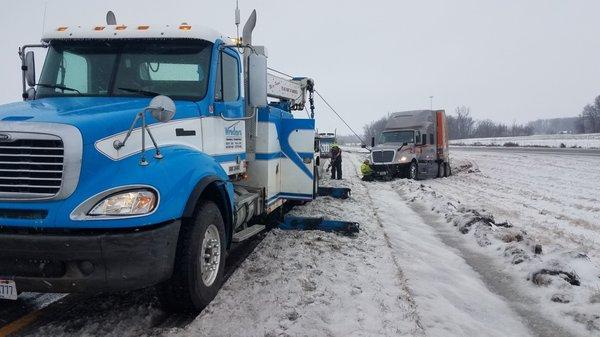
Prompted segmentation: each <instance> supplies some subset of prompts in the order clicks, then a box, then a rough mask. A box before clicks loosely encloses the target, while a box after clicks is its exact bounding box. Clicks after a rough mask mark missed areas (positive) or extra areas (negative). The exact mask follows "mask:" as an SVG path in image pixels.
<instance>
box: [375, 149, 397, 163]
mask: <svg viewBox="0 0 600 337" xmlns="http://www.w3.org/2000/svg"><path fill="white" fill-rule="evenodd" d="M372 154H373V163H389V162H391V161H393V160H394V151H390V150H387V151H373V152H372Z"/></svg>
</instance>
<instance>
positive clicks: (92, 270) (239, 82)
mask: <svg viewBox="0 0 600 337" xmlns="http://www.w3.org/2000/svg"><path fill="white" fill-rule="evenodd" d="M113 20H114V17H113ZM255 24H256V11H254V12H253V13H252V15H251V16H250V17H249V19H248V21H247V22H246V24H245V26H244V30H243V36H242V38H236V39H229V38H226V37H224V36H222V35H221V34H220V33H218V32H215V31H213V30H211V29H208V28H204V27H201V26H197V25H193V24H188V23H181V24H170V25H147V24H127V25H125V24H116V22H111V20H108V21H107V24H106V25H99V26H84V25H81V26H78V25H74V26H60V27H56V28H54V29H52V30H49V31H47V32H46V33H45V35H44V36H43V37H42V41H41V43H40V44H36V45H26V46H23V47H21V48H20V49H19V55H20V57H21V60H22V69H21V70H22V73H23V101H22V102H16V103H11V104H6V105H1V106H0V301H2V300H14V299H16V298H17V296H18V293H20V292H50V293H61V292H62V293H65V292H66V293H71V292H94V293H95V292H110V291H120V290H133V289H140V288H144V287H148V286H157V289H158V292H159V294H160V296H159V297H160V299H161V302H162V303H163V304H164V305H165V307H166V308H168V309H170V310H174V311H199V310H201V309H202V308H203V307H205V306H206V305H207V304H208V303H209V302H210V301H211V300H212V299H213V298H214V297H215V295H216V293H217V291H218V290H219V288H220V286H221V282H222V278H223V271H224V265H225V258H226V256H227V252H228V250H229V249H230V247H231V246H232V244H234V243H236V242H241V241H244V240H246V239H248V238H250V237H252V236H254V235H256V234H258V233H260V232H261V231H262V230H264V229H265V226H264V224H263V223H261V222H262V221H263V219H264V218H265V217H266V216H268V215H269V214H271V213H272V212H274V211H276V210H277V209H279V208H280V207H281V206H282V205H283V204H284V203H286V202H287V201H290V200H301V201H310V200H312V199H313V198H314V197H315V195H316V191H315V186H316V184H315V183H314V180H315V176H316V174H315V172H316V166H315V160H314V138H315V121H314V119H313V118H306V119H300V118H295V117H294V115H293V114H292V112H293V111H294V110H303V109H304V108H305V105H306V104H307V101H309V102H310V108H311V109H314V107H313V106H312V93H313V90H314V82H313V80H312V79H310V78H305V77H298V78H283V77H279V76H276V75H273V74H271V72H269V70H268V67H267V52H266V48H265V47H263V46H256V45H253V44H252V31H253V29H254V26H255ZM34 48H44V49H45V50H46V58H45V62H44V66H43V68H42V70H41V73H40V76H39V78H38V77H37V76H36V68H35V62H34V59H35V58H34V54H33V53H34V52H33V50H31V49H34Z"/></svg>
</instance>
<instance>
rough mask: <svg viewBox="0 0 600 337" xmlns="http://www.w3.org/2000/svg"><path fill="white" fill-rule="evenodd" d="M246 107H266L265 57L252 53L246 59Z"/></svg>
mask: <svg viewBox="0 0 600 337" xmlns="http://www.w3.org/2000/svg"><path fill="white" fill-rule="evenodd" d="M248 105H249V106H250V107H252V108H264V107H266V106H267V57H266V56H265V55H260V54H255V53H252V54H250V56H249V57H248Z"/></svg>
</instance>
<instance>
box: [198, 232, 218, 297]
mask: <svg viewBox="0 0 600 337" xmlns="http://www.w3.org/2000/svg"><path fill="white" fill-rule="evenodd" d="M199 255H200V256H199V258H200V274H201V276H202V283H204V285H205V286H207V287H210V286H211V285H212V284H213V283H215V280H216V279H217V275H218V273H219V266H220V264H221V238H220V237H219V230H218V229H217V227H216V226H215V225H209V226H208V227H207V228H206V232H205V233H204V240H202V247H201V250H200V254H199Z"/></svg>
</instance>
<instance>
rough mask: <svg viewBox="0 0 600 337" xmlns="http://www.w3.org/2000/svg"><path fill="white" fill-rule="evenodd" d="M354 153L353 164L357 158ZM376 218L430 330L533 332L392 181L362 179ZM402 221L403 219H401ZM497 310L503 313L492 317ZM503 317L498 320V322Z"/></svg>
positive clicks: (432, 333)
mask: <svg viewBox="0 0 600 337" xmlns="http://www.w3.org/2000/svg"><path fill="white" fill-rule="evenodd" d="M356 159H357V158H354V160H353V164H354V166H355V172H356V171H357V170H356V165H357V163H358V160H356ZM362 186H363V188H364V189H365V191H366V196H367V197H368V201H369V203H370V204H371V205H372V208H373V212H374V213H375V220H376V222H377V223H378V225H379V227H380V228H381V230H382V231H383V233H384V236H385V240H386V245H387V246H388V248H389V249H390V251H391V252H392V255H393V257H394V263H395V265H396V268H397V269H398V273H399V275H400V277H401V279H402V280H403V282H402V284H403V287H404V289H405V291H406V292H407V293H409V294H411V298H410V301H411V302H412V305H413V306H414V308H415V309H416V310H418V311H417V312H415V315H416V317H418V322H419V327H420V328H421V329H423V333H424V334H427V335H429V336H444V337H447V336H484V335H485V336H506V335H509V336H530V335H532V334H531V332H530V331H529V329H528V328H527V327H526V325H525V324H524V323H523V319H522V317H521V316H519V315H518V314H517V313H516V312H514V310H513V309H511V308H510V306H509V304H508V303H506V302H505V299H504V298H503V297H501V296H498V295H497V294H496V293H494V292H492V291H490V290H489V289H488V287H487V285H486V284H485V282H484V280H482V278H481V277H480V275H479V274H478V273H477V271H475V270H473V269H472V267H471V266H469V265H468V263H467V262H466V261H465V260H464V258H463V257H462V256H461V252H460V251H457V249H456V248H454V247H452V246H451V245H448V244H446V243H445V242H441V240H440V238H439V237H438V235H437V233H436V231H435V230H434V228H432V227H433V226H431V225H430V224H428V223H427V221H426V220H425V219H424V218H423V217H421V216H420V215H419V214H418V213H416V212H415V211H414V210H412V209H411V208H410V207H409V206H408V205H407V204H406V202H405V201H404V200H406V199H405V198H403V197H402V196H400V195H399V194H398V193H397V192H396V191H394V189H393V188H392V186H391V185H390V184H389V183H378V182H374V183H364V182H363V183H362ZM400 222H402V224H400ZM494 315H499V317H494ZM498 322H500V323H498Z"/></svg>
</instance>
